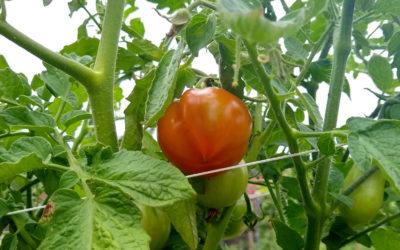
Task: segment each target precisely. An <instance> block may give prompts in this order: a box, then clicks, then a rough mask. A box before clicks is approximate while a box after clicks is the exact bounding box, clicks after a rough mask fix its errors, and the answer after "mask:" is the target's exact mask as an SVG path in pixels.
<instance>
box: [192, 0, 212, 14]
mask: <svg viewBox="0 0 400 250" xmlns="http://www.w3.org/2000/svg"><path fill="white" fill-rule="evenodd" d="M200 5H202V6H205V7H207V8H210V9H213V10H217V6H216V5H215V3H213V2H209V1H205V0H196V1H194V2H193V3H191V4H190V5H189V6H188V7H187V9H188V10H189V11H191V10H193V9H194V8H197V7H198V6H200Z"/></svg>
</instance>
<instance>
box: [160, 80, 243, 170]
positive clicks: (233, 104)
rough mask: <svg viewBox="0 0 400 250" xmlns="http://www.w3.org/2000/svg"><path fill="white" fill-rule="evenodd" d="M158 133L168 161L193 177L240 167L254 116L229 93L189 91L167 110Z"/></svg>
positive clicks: (206, 90) (207, 89) (210, 90)
mask: <svg viewBox="0 0 400 250" xmlns="http://www.w3.org/2000/svg"><path fill="white" fill-rule="evenodd" d="M157 132H158V143H159V144H160V147H161V150H162V151H163V153H164V154H165V156H166V157H167V158H168V160H170V161H171V162H172V164H174V165H175V166H177V167H178V168H179V169H180V170H181V171H182V172H184V173H185V174H194V173H199V172H204V171H209V170H213V169H219V168H223V167H227V166H231V165H235V164H237V163H238V162H239V161H240V160H241V159H242V157H243V156H244V154H245V153H246V150H247V146H248V141H249V138H250V134H251V117H250V114H249V111H248V110H247V108H246V106H245V105H244V104H243V102H242V101H241V100H240V99H239V98H237V97H236V96H234V95H232V94H231V93H229V92H228V91H226V90H223V89H219V88H213V87H210V88H204V89H190V90H188V91H186V92H185V93H184V94H183V95H182V97H181V99H180V100H176V101H174V102H173V103H171V105H170V106H169V107H168V108H167V110H166V112H165V114H164V116H163V117H162V118H161V119H160V120H159V121H158V130H157ZM213 175H217V174H210V175H208V176H204V177H210V176H213Z"/></svg>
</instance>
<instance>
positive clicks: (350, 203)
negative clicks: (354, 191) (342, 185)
mask: <svg viewBox="0 0 400 250" xmlns="http://www.w3.org/2000/svg"><path fill="white" fill-rule="evenodd" d="M329 195H331V196H332V197H333V198H335V199H336V200H338V201H340V202H341V203H343V204H345V205H346V206H348V207H350V208H351V207H352V206H353V203H354V202H353V200H352V199H351V198H350V197H349V196H346V195H343V194H339V193H333V192H329Z"/></svg>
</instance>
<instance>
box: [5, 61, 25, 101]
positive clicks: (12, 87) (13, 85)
mask: <svg viewBox="0 0 400 250" xmlns="http://www.w3.org/2000/svg"><path fill="white" fill-rule="evenodd" d="M0 68H1V67H0ZM30 94H31V89H30V87H29V85H28V81H27V80H26V78H24V77H23V76H21V75H18V74H16V73H15V72H14V71H12V70H11V69H9V68H5V69H0V97H1V98H5V99H9V100H15V99H16V98H17V97H18V96H20V95H28V96H29V95H30Z"/></svg>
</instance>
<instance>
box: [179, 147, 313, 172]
mask: <svg viewBox="0 0 400 250" xmlns="http://www.w3.org/2000/svg"><path fill="white" fill-rule="evenodd" d="M315 152H319V151H318V150H317V149H313V150H308V151H304V152H300V153H295V154H288V155H282V156H278V157H274V158H269V159H265V160H260V161H253V162H249V163H243V164H238V165H235V166H230V167H226V168H219V169H214V170H210V171H205V172H201V173H197V174H191V175H187V176H186V178H188V179H189V178H193V177H199V176H203V175H208V174H214V173H219V172H223V171H227V170H231V169H235V168H241V167H248V166H253V165H258V164H261V163H267V162H273V161H279V160H283V159H287V158H292V157H296V156H301V155H307V154H311V153H315Z"/></svg>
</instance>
